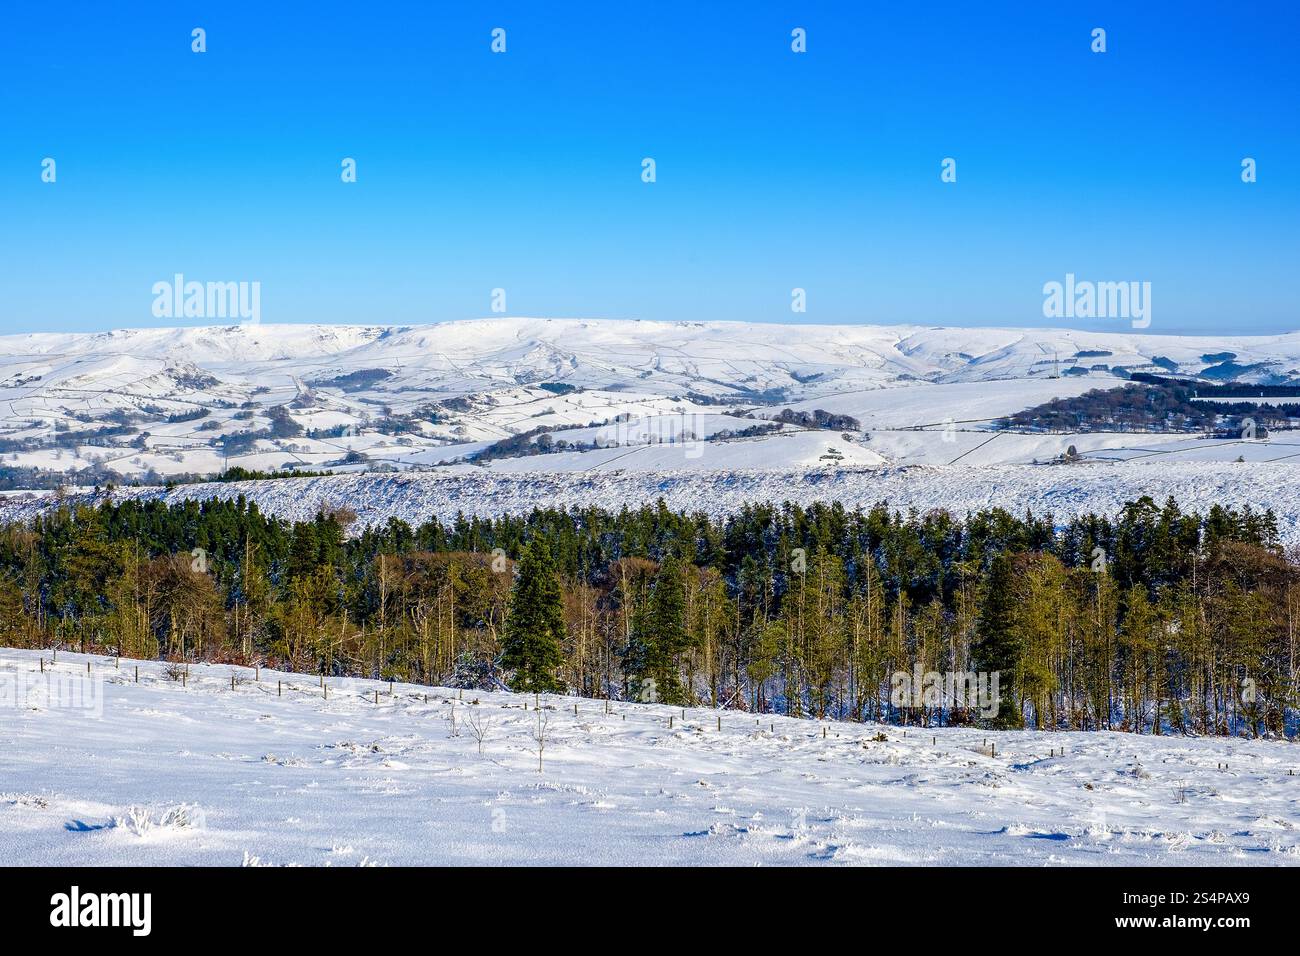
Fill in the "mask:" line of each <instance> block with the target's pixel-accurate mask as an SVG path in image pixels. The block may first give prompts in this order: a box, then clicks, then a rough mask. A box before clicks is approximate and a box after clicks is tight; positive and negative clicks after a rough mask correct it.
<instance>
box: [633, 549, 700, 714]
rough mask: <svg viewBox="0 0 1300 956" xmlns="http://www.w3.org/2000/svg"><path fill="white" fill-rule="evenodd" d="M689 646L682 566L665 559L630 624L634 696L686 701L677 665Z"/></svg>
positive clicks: (682, 702) (686, 697)
mask: <svg viewBox="0 0 1300 956" xmlns="http://www.w3.org/2000/svg"><path fill="white" fill-rule="evenodd" d="M690 646H691V638H690V635H689V634H688V633H687V630H686V592H685V588H684V587H683V585H682V566H681V562H680V561H679V560H678V559H676V558H668V559H667V560H665V561H664V563H663V564H662V565H660V567H659V573H658V574H656V575H655V578H654V583H653V585H652V586H651V589H650V597H649V600H648V601H647V602H646V603H645V604H644V605H643V607H642V608H641V610H640V613H639V614H637V616H636V620H635V622H634V624H633V634H632V647H631V648H630V653H629V655H628V658H629V665H630V667H629V669H630V670H631V673H632V675H633V678H634V690H635V695H636V696H637V697H638V699H642V700H646V699H650V697H653V699H655V700H657V701H659V702H660V703H664V704H677V705H681V704H687V703H689V702H690V700H689V698H690V694H689V693H688V690H687V688H686V687H685V686H684V685H683V684H682V679H681V674H680V668H679V666H678V658H679V656H680V655H681V654H682V653H683V652H684V651H686V650H687V649H688V648H689V647H690ZM651 681H653V684H651V683H650V682H651Z"/></svg>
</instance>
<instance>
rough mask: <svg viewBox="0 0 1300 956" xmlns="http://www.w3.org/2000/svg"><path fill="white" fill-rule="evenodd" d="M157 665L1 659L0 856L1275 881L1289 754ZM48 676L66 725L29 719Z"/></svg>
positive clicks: (1295, 842)
mask: <svg viewBox="0 0 1300 956" xmlns="http://www.w3.org/2000/svg"><path fill="white" fill-rule="evenodd" d="M42 656H43V657H44V664H43V665H42V663H41V661H40V658H41V657H42ZM87 662H89V663H90V665H91V671H92V673H91V674H90V676H87V674H86V664H87ZM42 667H43V668H44V672H43V673H42V671H41V668H42ZM137 668H138V672H139V675H138V681H137V676H136V669H137ZM165 669H166V665H164V664H160V663H157V662H139V663H137V662H135V661H129V660H125V659H123V660H121V661H120V662H118V661H114V659H112V658H104V657H97V656H96V657H87V656H84V655H79V654H71V653H60V654H59V655H58V661H57V663H53V662H51V660H50V659H49V652H48V651H47V652H39V651H16V650H0V688H5V687H7V688H8V693H11V694H14V695H15V696H16V697H17V699H18V700H19V702H20V703H21V706H20V707H19V708H18V709H17V710H11V711H8V712H6V714H5V717H4V721H5V725H6V731H7V737H8V741H7V743H6V746H5V747H4V749H3V752H0V861H3V862H4V863H7V864H18V865H22V864H27V865H53V866H61V865H70V866H71V865H95V864H100V865H116V866H121V865H215V866H286V865H310V866H360V865H375V866H385V865H403V864H476V865H497V864H571V865H582V864H604V865H621V864H636V865H658V864H676V865H695V866H699V865H745V866H748V865H760V864H769V865H796V864H809V865H827V864H829V865H871V864H874V865H910V864H924V865H973V864H987V865H1031V866H1044V865H1078V866H1116V865H1144V866H1145V865H1175V866H1179V865H1181V866H1193V865H1218V866H1235V865H1271V866H1278V865H1288V866H1291V865H1296V864H1300V828H1298V825H1300V784H1298V781H1300V777H1297V776H1294V774H1296V773H1300V746H1297V745H1295V744H1292V743H1286V742H1279V741H1266V740H1254V741H1246V740H1241V739H1225V738H1205V739H1195V738H1186V737H1153V736H1137V735H1134V734H1126V733H1125V734H1120V733H1108V732H1088V733H1039V732H1030V731H1023V732H1020V731H1018V732H1004V733H996V734H989V733H987V732H985V731H980V730H975V729H959V728H937V729H926V728H917V727H913V728H902V727H895V726H883V725H877V724H858V723H835V722H831V721H813V720H798V719H790V718H785V717H776V716H770V715H757V716H756V715H753V714H746V713H740V712H735V711H729V712H718V711H715V710H708V709H702V708H687V709H686V710H684V711H683V710H681V709H676V708H670V707H666V706H663V705H655V704H635V703H622V702H619V703H611V704H610V705H609V710H608V712H606V706H605V703H604V702H603V701H598V700H589V699H579V698H570V697H553V696H546V695H543V696H542V697H541V698H540V701H539V702H540V705H541V710H540V711H538V710H535V709H534V707H535V704H534V698H532V697H529V696H520V695H515V694H506V693H484V692H480V691H463V692H461V691H456V690H450V689H445V688H432V687H423V686H414V685H403V684H397V685H395V686H393V687H391V688H390V685H389V684H387V683H381V682H375V681H367V680H340V679H330V680H329V681H328V688H327V689H326V690H322V689H321V687H320V685H319V684H318V683H317V681H316V679H315V678H312V677H308V676H303V675H299V674H283V673H276V672H272V671H267V670H263V671H261V672H259V673H255V672H254V671H252V670H251V669H246V668H238V667H229V666H225V665H193V666H192V667H191V669H190V672H189V675H188V678H187V679H186V680H185V682H184V684H182V682H181V681H180V680H178V679H174V677H175V675H170V676H169V675H168V674H167V673H166V670H165ZM232 676H233V677H234V678H235V682H234V685H233V687H232V684H231V677H232ZM53 681H62V682H63V683H62V685H61V686H62V687H63V689H64V695H65V696H64V698H63V699H71V698H72V697H74V696H75V697H77V699H80V700H82V701H84V703H85V705H86V707H85V709H84V710H78V709H76V708H71V707H55V708H51V707H49V706H48V696H46V689H47V688H48V687H49V686H50V683H49V682H53ZM72 684H76V685H78V686H80V687H82V688H83V690H82V692H81V693H80V694H77V695H72V694H69V693H68V691H69V688H70V686H71V685H72ZM376 695H377V696H376ZM575 707H576V708H577V711H576V713H575V710H574V708H575ZM453 714H454V718H455V726H454V728H453V723H452V720H453ZM539 716H540V717H541V718H542V720H543V722H544V732H543V734H542V736H543V737H544V744H543V747H542V755H541V769H540V770H539V767H538V763H539V760H538V754H537V742H536V738H537V727H538V719H539ZM475 726H477V727H478V728H480V729H481V734H482V738H483V739H482V746H481V749H480V744H479V740H478V735H477V734H476V732H475Z"/></svg>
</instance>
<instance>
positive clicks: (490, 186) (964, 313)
mask: <svg viewBox="0 0 1300 956" xmlns="http://www.w3.org/2000/svg"><path fill="white" fill-rule="evenodd" d="M1295 7H1296V5H1295V4H1291V3H1282V2H1278V3H1239V4H1226V3H1225V4H1198V3H1142V4H1132V3H1114V4H1076V3H1068V2H1025V3H1015V4H997V3H982V4H971V3H945V2H928V3H924V4H899V3H890V4H869V3H860V4H854V3H847V2H846V3H825V2H806V3H795V2H791V3H730V4H699V3H676V2H657V3H653V4H610V3H590V4H577V3H563V2H557V3H554V4H539V3H536V2H529V3H490V2H475V3H460V4H434V3H429V2H419V3H402V2H393V3H385V4H358V3H346V4H344V3H340V4H334V3H330V2H316V3H310V4H308V3H301V4H299V3H275V4H271V3H222V4H198V3H178V2H165V3H147V2H146V3H130V4H104V3H102V2H98V0H97V2H87V3H81V4H78V3H70V4H60V5H59V6H58V7H57V8H51V7H49V6H46V5H39V4H25V5H22V6H21V7H18V6H16V5H10V6H8V7H7V8H6V10H5V12H4V13H3V14H2V16H3V29H0V117H3V120H2V121H0V290H2V291H3V302H2V303H0V331H3V332H20V331H31V330H90V329H103V328H113V327H123V326H149V325H167V324H180V323H178V322H177V321H176V320H168V319H158V318H155V317H154V316H153V314H152V312H151V306H152V304H153V295H152V293H151V288H152V286H153V284H154V283H155V282H158V281H160V280H168V279H170V278H171V276H172V275H173V274H175V273H177V272H180V273H183V274H184V275H185V276H186V277H187V278H188V279H197V280H200V281H209V280H211V281H241V280H243V281H258V282H260V283H261V303H262V306H261V307H262V316H261V318H262V321H263V322H278V321H287V322H304V321H323V322H382V323H415V322H430V321H440V320H447V319H462V318H472V317H477V316H483V315H488V314H490V312H491V298H490V297H491V293H492V290H493V289H494V288H504V289H505V290H506V302H507V309H508V312H509V314H514V315H549V316H586V317H637V318H645V319H687V320H706V319H744V320H752V321H777V322H789V321H801V322H829V323H855V322H873V323H880V322H886V323H889V322H917V323H925V324H934V325H938V324H947V325H1045V324H1057V325H1068V326H1072V327H1077V328H1122V327H1125V325H1126V323H1123V322H1122V321H1115V320H1104V321H1095V320H1094V321H1092V322H1091V323H1089V322H1086V321H1082V320H1076V321H1064V320H1058V321H1056V322H1053V323H1049V322H1047V320H1045V319H1044V318H1043V316H1042V302H1043V295H1042V286H1043V283H1045V282H1048V281H1051V280H1061V279H1063V278H1064V276H1065V274H1066V273H1067V272H1072V273H1074V274H1076V275H1077V276H1079V277H1080V278H1081V279H1093V280H1098V281H1129V280H1134V281H1149V282H1150V283H1151V285H1152V310H1151V311H1152V319H1153V321H1152V324H1151V327H1150V328H1149V330H1148V331H1150V332H1188V331H1195V332H1207V333H1216V332H1243V331H1281V330H1286V329H1292V328H1300V314H1298V313H1300V309H1298V307H1297V298H1296V295H1295V293H1294V291H1293V287H1292V283H1293V276H1294V275H1295V272H1296V266H1297V263H1300V228H1298V226H1297V224H1298V223H1300V161H1298V157H1300V122H1298V121H1300V67H1298V66H1297V65H1296V61H1297V59H1300V58H1297V57H1295V56H1294V43H1295V36H1296V32H1297V27H1300V13H1297V12H1296V9H1295ZM1139 8H1140V9H1139ZM194 27H203V28H204V29H205V30H206V31H207V45H208V50H207V52H206V53H203V54H195V53H193V52H191V49H190V44H191V38H190V31H191V30H192V29H193V28H194ZM494 27H502V28H504V29H505V30H506V31H507V33H506V38H507V52H506V53H505V54H500V55H498V54H493V53H492V52H491V51H490V49H489V44H490V41H491V36H490V33H491V30H492V29H493V28H494ZM794 27H803V28H805V29H806V30H807V37H808V41H807V42H808V52H807V53H805V54H795V53H793V52H792V51H791V49H790V31H791V30H792V29H793V28H794ZM1094 27H1103V28H1105V30H1106V31H1107V37H1106V39H1107V52H1105V53H1104V54H1095V53H1093V52H1092V51H1091V49H1090V44H1091V35H1090V34H1091V31H1092V29H1093V28H1094ZM647 156H648V157H653V158H654V159H655V161H656V164H657V182H655V183H653V184H647V183H643V182H642V181H641V161H642V159H643V158H644V157H647ZM1248 156H1249V157H1252V158H1254V159H1255V160H1256V161H1257V164H1258V182H1255V183H1252V184H1245V183H1242V182H1241V176H1240V172H1241V161H1242V159H1243V157H1248ZM45 157H52V158H54V159H55V161H56V163H57V181H56V182H55V183H53V184H49V183H43V182H42V181H41V162H42V160H43V159H44V158H45ZM344 157H353V158H355V159H356V161H357V170H358V181H357V182H356V183H353V184H344V183H342V182H341V181H340V163H341V161H342V159H343V158H344ZM945 157H952V158H955V159H956V160H957V173H958V176H957V182H956V183H952V184H946V183H942V182H941V181H940V163H941V161H942V160H943V159H944V158H945ZM794 287H802V288H804V289H806V290H807V312H806V313H804V314H802V315H796V314H793V313H792V312H791V310H790V290H791V289H792V288H794Z"/></svg>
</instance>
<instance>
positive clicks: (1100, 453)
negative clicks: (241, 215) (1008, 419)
mask: <svg viewBox="0 0 1300 956" xmlns="http://www.w3.org/2000/svg"><path fill="white" fill-rule="evenodd" d="M1131 373H1158V374H1179V375H1185V376H1196V377H1198V378H1200V379H1201V380H1203V381H1206V382H1223V381H1227V380H1233V381H1236V382H1240V383H1252V384H1294V383H1296V382H1300V333H1291V334H1286V335H1274V336H1253V337H1252V336H1219V337H1213V338H1210V337H1193V336H1168V335H1139V334H1134V333H1132V332H1131V331H1127V330H1118V331H1115V332H1080V331H1072V330H1062V329H1055V330H1053V329H961V328H926V327H920V326H877V325H855V326H847V325H846V326H816V325H776V324H755V323H739V322H736V323H732V322H637V321H593V320H573V319H570V320H565V319H523V318H519V319H512V318H493V319H482V320H476V321H467V322H447V323H442V324H438V325H429V326H418V327H395V326H315V325H298V326H291V325H248V326H227V327H212V328H174V329H136V330H118V331H113V332H103V333H95V334H51V333H37V334H30V335H9V336H0V409H2V410H3V412H4V414H3V418H2V419H0V453H3V464H4V466H6V467H8V468H12V469H39V470H41V471H45V472H51V471H52V472H56V473H59V474H78V475H82V476H83V477H84V476H85V475H86V474H90V475H109V474H112V475H118V476H124V477H127V478H141V477H150V476H152V477H164V478H165V477H166V476H169V475H170V476H175V475H181V476H183V475H210V474H214V473H216V472H219V471H221V470H223V469H224V468H226V467H229V466H240V467H243V468H247V469H252V470H259V471H280V470H286V469H295V468H296V469H310V470H336V471H337V470H342V471H367V470H371V471H373V470H377V469H396V470H407V469H413V468H415V469H424V468H437V467H443V466H455V465H456V464H457V463H460V462H465V461H467V460H470V459H471V458H473V457H474V456H476V455H479V454H481V453H482V452H483V451H484V450H485V449H487V448H488V447H489V446H492V445H493V444H494V443H497V442H501V441H503V440H507V441H508V440H511V439H515V440H517V442H518V446H517V447H514V448H512V449H510V455H512V456H516V457H506V456H504V455H501V454H499V453H498V454H497V455H495V456H494V458H493V460H492V461H491V462H485V464H487V467H488V468H489V469H491V470H494V471H495V470H505V471H519V470H524V471H528V472H530V473H554V472H564V471H607V470H611V469H625V470H626V469H633V470H639V471H652V472H653V471H664V470H674V469H688V470H700V469H713V470H722V469H741V468H744V469H756V470H767V471H800V470H806V469H817V468H822V467H826V466H828V465H830V466H835V465H844V466H853V467H880V466H889V465H907V464H924V465H942V464H949V463H960V464H962V465H963V466H972V465H989V464H1019V463H1032V462H1033V461H1034V460H1036V459H1037V460H1045V459H1047V458H1051V457H1053V456H1056V455H1059V454H1060V453H1061V452H1063V451H1065V450H1066V448H1067V447H1069V445H1070V444H1076V445H1078V447H1079V451H1080V452H1081V453H1083V454H1086V455H1093V454H1094V453H1095V455H1096V456H1097V457H1098V458H1099V459H1100V460H1121V459H1129V458H1136V459H1142V460H1148V461H1151V463H1157V464H1160V465H1163V464H1164V463H1165V461H1166V459H1167V460H1176V461H1206V460H1208V461H1216V460H1224V459H1225V458H1226V460H1229V461H1232V460H1235V459H1236V458H1237V457H1238V456H1244V457H1245V458H1246V459H1247V460H1248V461H1251V460H1260V461H1268V460H1277V459H1286V458H1287V457H1288V456H1293V455H1295V454H1297V453H1298V452H1300V448H1297V447H1295V446H1294V445H1289V444H1287V443H1285V442H1282V443H1280V444H1275V445H1273V446H1269V444H1268V443H1262V447H1259V448H1256V447H1253V446H1242V443H1237V442H1234V443H1223V442H1213V441H1209V442H1206V441H1196V440H1195V439H1194V436H1187V435H1134V434H1132V433H1129V434H1105V433H1098V434H1092V435H1088V436H1086V437H1084V438H1083V441H1084V444H1079V442H1078V441H1074V440H1073V439H1072V436H1062V435H1012V434H1001V435H998V436H997V439H996V441H990V440H989V439H990V437H991V435H990V429H991V428H992V426H993V423H994V422H995V421H996V420H997V419H998V418H1000V417H1002V416H1006V415H1009V414H1012V413H1015V412H1017V411H1021V410H1023V409H1025V408H1028V407H1031V406H1035V405H1038V404H1041V403H1043V402H1046V401H1048V400H1050V399H1052V398H1058V397H1062V398H1063V397H1072V396H1076V395H1079V394H1081V393H1082V392H1085V391H1087V390H1089V389H1095V388H1115V387H1118V386H1120V385H1121V384H1123V382H1124V381H1125V377H1126V376H1128V375H1129V374H1131ZM818 410H822V411H824V412H828V413H831V414H833V415H836V416H845V417H846V418H848V419H852V420H853V422H855V423H856V425H854V426H849V427H840V426H839V425H837V424H835V423H832V424H830V425H828V426H827V427H820V428H815V427H814V428H810V427H809V426H808V424H807V423H806V422H804V421H802V420H801V419H800V418H799V416H801V415H809V414H811V413H813V412H816V411H818ZM783 414H786V418H785V420H783V421H780V422H778V421H775V419H777V418H778V416H781V415H783ZM791 416H793V418H792V417H791ZM756 427H757V428H759V429H760V431H762V433H761V434H749V435H742V436H738V435H737V434H736V433H738V432H745V431H746V430H750V431H752V430H753V429H755V428H756ZM687 437H689V438H691V439H693V440H694V441H693V443H689V444H688V447H687V448H685V449H683V448H682V447H680V446H681V444H682V440H683V439H684V438H687ZM551 446H554V447H555V448H556V449H557V450H558V449H561V448H567V449H569V451H567V452H565V453H563V454H554V453H552V454H548V453H546V452H547V451H548V450H549V449H550V447H551ZM665 446H668V447H665ZM1238 446H1242V447H1238ZM1283 446H1285V447H1283ZM498 451H499V450H498ZM684 452H685V453H684ZM91 483H93V481H92V482H91Z"/></svg>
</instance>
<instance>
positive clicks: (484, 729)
mask: <svg viewBox="0 0 1300 956" xmlns="http://www.w3.org/2000/svg"><path fill="white" fill-rule="evenodd" d="M465 723H466V724H467V725H468V726H469V734H470V736H471V737H473V738H474V742H475V743H476V744H478V752H479V755H480V756H482V754H483V742H484V741H485V740H487V736H488V731H489V730H491V729H492V721H491V720H489V719H488V718H487V717H485V716H484V715H483V714H482V712H480V711H479V710H478V708H471V709H470V712H469V717H468V718H466V720H465Z"/></svg>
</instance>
